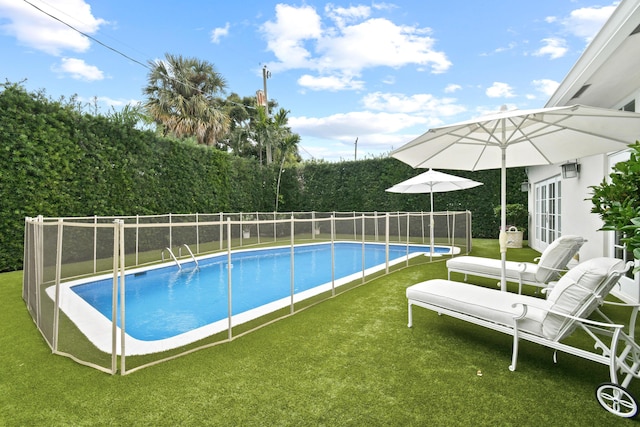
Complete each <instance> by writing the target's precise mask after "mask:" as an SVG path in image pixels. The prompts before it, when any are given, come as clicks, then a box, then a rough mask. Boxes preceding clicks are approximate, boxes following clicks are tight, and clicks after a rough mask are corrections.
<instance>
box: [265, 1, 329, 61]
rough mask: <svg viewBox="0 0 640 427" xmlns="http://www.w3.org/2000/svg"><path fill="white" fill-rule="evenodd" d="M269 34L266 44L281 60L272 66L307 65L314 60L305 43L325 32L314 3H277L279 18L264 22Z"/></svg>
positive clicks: (267, 34)
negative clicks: (298, 5) (302, 4)
mask: <svg viewBox="0 0 640 427" xmlns="http://www.w3.org/2000/svg"><path fill="white" fill-rule="evenodd" d="M262 31H263V32H264V34H265V36H266V38H267V48H268V49H269V50H270V51H272V52H273V53H274V54H275V56H276V57H277V58H278V60H279V61H280V66H276V65H271V66H270V68H272V69H277V68H279V69H289V68H306V67H309V66H310V63H311V52H310V51H309V50H307V48H306V47H305V41H306V40H317V39H318V38H320V36H321V35H322V29H321V20H320V16H318V14H317V13H316V11H315V9H314V8H312V7H311V6H301V7H298V8H297V7H293V6H289V5H286V4H278V5H277V6H276V20H275V22H274V21H267V22H265V23H264V24H263V26H262Z"/></svg>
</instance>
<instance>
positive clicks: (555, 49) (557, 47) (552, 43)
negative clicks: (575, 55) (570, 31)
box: [533, 37, 569, 59]
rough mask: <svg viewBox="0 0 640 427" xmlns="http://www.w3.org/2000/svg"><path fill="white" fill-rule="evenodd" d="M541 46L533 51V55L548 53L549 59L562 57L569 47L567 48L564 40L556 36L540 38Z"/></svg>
mask: <svg viewBox="0 0 640 427" xmlns="http://www.w3.org/2000/svg"><path fill="white" fill-rule="evenodd" d="M542 43H543V44H544V46H542V47H541V48H540V49H538V50H537V51H535V52H534V53H533V55H534V56H545V55H549V59H557V58H562V57H563V56H564V55H565V54H566V53H567V51H568V50H569V48H567V44H566V41H565V40H564V39H561V38H557V37H549V38H546V39H542Z"/></svg>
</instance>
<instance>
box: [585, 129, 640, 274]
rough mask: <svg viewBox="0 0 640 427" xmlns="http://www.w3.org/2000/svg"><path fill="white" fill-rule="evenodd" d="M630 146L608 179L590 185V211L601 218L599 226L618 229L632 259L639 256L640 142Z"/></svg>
mask: <svg viewBox="0 0 640 427" xmlns="http://www.w3.org/2000/svg"><path fill="white" fill-rule="evenodd" d="M629 147H631V153H630V156H629V160H627V161H624V162H619V163H617V164H616V165H615V166H614V167H613V172H611V174H609V181H608V182H607V181H606V180H603V181H602V183H601V184H600V185H596V186H592V187H590V188H591V189H592V190H593V193H592V196H591V202H592V203H593V207H592V208H591V212H592V213H597V214H598V215H599V216H600V218H601V219H602V221H603V222H604V225H603V226H602V228H601V230H608V231H619V232H621V233H622V238H621V242H622V243H624V244H625V245H626V246H627V248H628V250H629V251H630V252H631V253H632V254H633V257H634V258H635V259H640V197H639V196H638V190H639V189H640V142H638V141H636V143H635V144H632V145H630V146H629ZM638 269H639V268H636V269H635V270H634V271H638Z"/></svg>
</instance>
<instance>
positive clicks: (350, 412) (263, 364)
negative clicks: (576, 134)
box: [0, 241, 640, 426]
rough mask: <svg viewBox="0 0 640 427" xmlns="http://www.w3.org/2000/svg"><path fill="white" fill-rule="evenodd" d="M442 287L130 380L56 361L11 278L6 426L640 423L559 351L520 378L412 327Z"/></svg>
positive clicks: (461, 340) (368, 302)
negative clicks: (602, 396)
mask: <svg viewBox="0 0 640 427" xmlns="http://www.w3.org/2000/svg"><path fill="white" fill-rule="evenodd" d="M474 244H475V246H474V251H473V254H474V255H480V256H487V255H489V256H496V255H497V243H496V242H495V241H474ZM536 255H537V254H536V253H535V252H534V251H532V250H530V249H518V250H510V251H509V258H510V259H519V260H522V259H524V260H531V259H533V257H535V256H536ZM436 277H439V278H444V277H446V269H445V267H444V262H436V263H434V264H431V265H419V266H413V267H408V268H405V269H403V270H401V271H398V272H395V273H392V274H391V275H388V276H386V277H382V278H378V279H376V280H373V281H371V282H369V283H368V284H366V285H364V286H361V287H358V288H355V289H353V290H351V291H349V292H346V293H343V294H341V295H339V296H337V297H336V298H333V299H330V300H328V301H326V302H323V303H321V304H319V305H316V306H314V307H312V308H310V309H308V310H304V311H302V312H300V313H298V314H296V315H294V316H292V317H289V318H286V319H283V320H281V321H279V322H276V323H274V324H272V325H269V326H267V327H264V328H262V329H259V330H257V331H255V332H253V333H251V334H248V335H246V336H243V337H241V338H238V339H236V340H234V341H233V342H231V343H228V344H223V345H220V346H217V347H213V348H209V349H205V350H202V351H199V352H196V353H193V354H190V355H187V356H184V357H181V358H178V359H176V360H173V361H169V362H166V363H163V364H161V365H158V366H154V367H150V368H146V369H143V370H141V371H139V372H136V373H133V374H131V375H128V376H124V377H123V376H120V375H115V376H111V375H108V374H105V373H102V372H99V371H96V370H94V369H91V368H88V367H84V366H81V365H79V364H76V363H75V362H73V361H72V360H70V359H68V358H65V357H61V356H54V355H52V354H51V352H50V350H49V348H48V347H47V345H46V344H45V343H44V340H43V339H42V337H41V335H40V333H39V332H38V331H37V330H36V328H35V325H34V323H33V322H32V320H31V317H30V316H29V314H28V313H27V310H26V307H25V304H24V302H23V301H22V298H21V280H22V274H21V272H14V273H6V274H2V275H0V305H1V306H0V328H2V334H1V335H0V355H1V359H0V360H1V361H2V368H3V372H2V373H1V374H0V425H7V426H13V425H15V426H26V425H29V426H34V425H35V426H39V425H42V426H45V425H46V426H55V425H73V426H81V425H123V426H124V425H126V426H133V425H136V426H137V425H153V426H157V425H171V426H173V425H223V426H239V425H242V426H254V425H256V426H257V425H260V426H262V425H265V426H276V425H277V426H288V425H295V426H297V425H326V426H341V425H353V426H359V425H367V426H369V425H372V426H375V425H383V426H427V425H428V426H444V425H465V426H466V425H469V426H470V425H492V426H493V425H500V426H508V425H518V426H528V425H531V426H541V425H545V426H546V425H558V426H574V425H575V426H586V425H613V424H617V425H625V424H629V425H632V424H634V421H631V420H624V419H621V418H618V417H615V416H613V415H610V414H608V413H607V412H605V411H604V410H603V409H601V408H600V406H599V405H598V403H597V401H596V400H595V397H594V390H595V387H596V386H597V385H598V384H599V383H601V382H605V381H608V378H609V376H608V370H607V368H606V367H605V366H603V365H598V364H596V363H593V362H589V361H586V360H583V359H580V358H577V357H574V356H570V355H565V354H560V355H559V363H558V364H557V365H555V364H554V363H553V361H552V355H553V353H552V351H551V350H549V349H547V348H544V347H541V346H537V345H535V344H531V343H523V344H522V346H521V351H520V359H519V364H518V370H517V371H516V372H510V371H509V370H508V365H509V363H510V354H511V339H510V337H509V336H506V335H502V334H500V333H497V332H493V331H489V330H486V329H484V328H481V327H478V326H474V325H470V324H467V323H464V322H461V321H458V320H455V319H452V318H449V317H439V316H437V315H436V314H435V313H433V312H431V311H427V310H422V309H420V308H416V309H415V310H414V327H413V328H412V329H409V328H407V307H406V298H405V289H406V287H407V286H409V285H412V284H414V283H416V282H419V281H422V280H426V279H429V278H436ZM479 282H480V281H479ZM482 283H483V284H485V285H491V284H492V283H491V281H482ZM513 289H515V287H514V288H513ZM526 291H532V289H530V288H527V289H526ZM478 370H481V371H482V373H483V376H481V377H480V376H478V375H477V371H478ZM639 384H640V382H632V383H631V386H630V389H631V391H632V392H633V393H635V395H636V396H640V390H639V389H638V387H640V385H639Z"/></svg>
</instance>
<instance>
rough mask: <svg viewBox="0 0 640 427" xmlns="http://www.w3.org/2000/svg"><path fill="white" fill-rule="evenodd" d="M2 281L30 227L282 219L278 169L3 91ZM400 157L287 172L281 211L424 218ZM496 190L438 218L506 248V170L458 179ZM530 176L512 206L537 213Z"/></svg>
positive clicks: (446, 198)
mask: <svg viewBox="0 0 640 427" xmlns="http://www.w3.org/2000/svg"><path fill="white" fill-rule="evenodd" d="M0 88H2V90H1V91H0V147H1V148H0V149H1V150H2V155H1V156H0V218H2V222H1V223H0V271H9V270H16V269H20V268H21V267H22V256H23V248H22V246H23V231H24V218H25V217H26V216H30V217H34V216H37V215H44V216H45V217H58V216H90V215H135V214H141V215H148V214H164V213H194V212H203V213H212V212H223V211H226V212H238V211H244V212H247V211H273V210H274V209H275V197H276V187H277V178H278V169H279V167H278V166H279V165H269V166H261V165H260V164H259V163H258V162H257V161H256V160H254V159H247V158H239V157H235V156H232V155H229V154H227V153H224V152H221V151H218V150H216V149H214V148H211V147H205V146H199V145H196V144H194V143H190V142H185V141H177V140H172V139H167V138H161V137H158V136H157V135H156V134H154V133H153V132H150V131H142V130H138V129H136V127H135V125H136V123H135V120H129V121H127V120H122V117H118V116H113V117H104V116H94V115H89V114H84V113H82V112H80V111H78V109H77V108H76V107H75V106H74V105H72V104H64V103H62V102H58V101H52V100H50V99H48V98H46V97H45V96H44V94H42V93H30V92H27V91H26V90H25V89H24V88H23V87H21V86H20V85H16V84H11V83H5V84H3V85H0ZM419 172H420V171H419V170H413V169H411V168H410V167H408V166H407V165H405V164H403V163H401V162H399V161H397V160H395V159H391V158H380V159H369V160H362V161H357V162H340V163H326V162H305V163H302V164H299V165H295V166H287V167H285V168H284V170H283V172H282V176H281V183H280V198H279V202H278V210H280V211H311V210H314V211H397V210H401V211H407V210H410V211H421V210H424V211H426V210H428V209H429V202H428V201H429V196H428V195H422V194H418V195H402V194H392V193H387V192H385V191H384V190H385V189H386V188H388V187H391V186H392V185H394V184H396V183H398V182H400V181H403V180H405V179H407V178H409V177H411V176H413V175H416V174H417V173H419ZM450 173H454V174H457V175H460V176H465V177H468V178H471V179H474V180H477V181H481V182H483V183H484V184H485V185H483V186H481V187H477V188H474V189H471V190H465V191H456V192H452V193H441V194H436V195H435V203H434V205H435V206H434V209H435V210H465V209H468V210H470V211H472V212H473V233H474V236H475V237H495V235H496V234H497V231H496V230H497V228H498V222H497V219H496V218H495V216H494V215H493V207H494V206H495V205H497V204H499V200H500V199H499V191H500V174H499V171H481V172H464V171H450ZM524 179H525V175H524V171H523V170H522V169H512V170H509V171H508V181H509V184H510V186H511V188H510V190H509V194H510V196H509V202H510V203H526V196H525V195H524V194H523V193H520V191H519V185H520V182H521V181H523V180H524Z"/></svg>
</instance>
